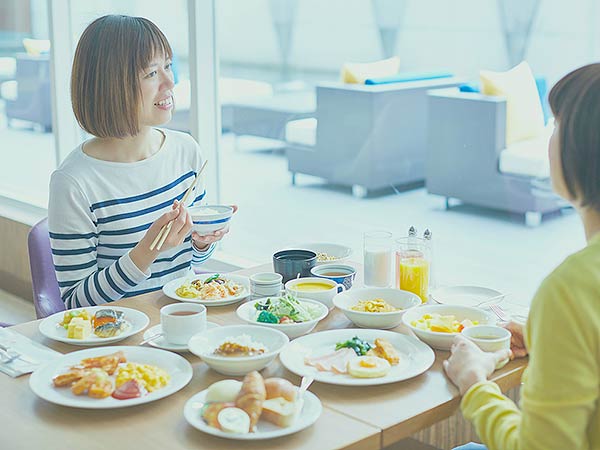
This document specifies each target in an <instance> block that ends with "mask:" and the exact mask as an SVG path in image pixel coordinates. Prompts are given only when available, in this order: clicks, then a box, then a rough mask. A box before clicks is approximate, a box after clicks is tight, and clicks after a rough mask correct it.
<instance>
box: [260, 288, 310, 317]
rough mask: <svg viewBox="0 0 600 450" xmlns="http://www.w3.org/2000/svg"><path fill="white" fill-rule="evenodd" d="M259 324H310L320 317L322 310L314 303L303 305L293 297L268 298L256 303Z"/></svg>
mask: <svg viewBox="0 0 600 450" xmlns="http://www.w3.org/2000/svg"><path fill="white" fill-rule="evenodd" d="M254 308H255V309H256V310H257V311H258V315H257V317H256V321H257V322H262V323H281V324H284V323H298V322H308V321H309V320H314V319H316V318H317V317H319V313H320V308H319V307H318V305H315V304H313V303H301V302H300V301H298V299H296V298H295V297H294V296H292V295H289V294H288V295H285V296H283V297H278V298H267V299H266V300H263V301H262V302H256V303H255V304H254Z"/></svg>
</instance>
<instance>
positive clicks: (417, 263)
mask: <svg viewBox="0 0 600 450" xmlns="http://www.w3.org/2000/svg"><path fill="white" fill-rule="evenodd" d="M430 267H431V252H430V249H429V246H428V245H427V244H426V243H425V241H424V240H423V239H421V238H418V237H408V238H402V239H398V240H397V241H396V287H397V288H398V289H402V290H403V291H409V292H412V293H414V294H417V295H418V296H419V297H420V298H421V302H422V303H427V300H428V291H429V271H430Z"/></svg>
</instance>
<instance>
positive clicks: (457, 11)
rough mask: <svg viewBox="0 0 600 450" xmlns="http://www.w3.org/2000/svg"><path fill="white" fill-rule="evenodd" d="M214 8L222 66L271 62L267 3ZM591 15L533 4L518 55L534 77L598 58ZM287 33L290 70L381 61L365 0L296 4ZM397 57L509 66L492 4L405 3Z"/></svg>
mask: <svg viewBox="0 0 600 450" xmlns="http://www.w3.org/2000/svg"><path fill="white" fill-rule="evenodd" d="M502 1H503V0H502ZM517 3H518V2H513V4H517ZM218 6H219V27H220V28H219V30H220V33H219V45H220V51H221V60H222V62H223V63H233V64H239V65H265V66H277V65H278V64H279V60H280V58H279V53H278V47H277V42H276V37H275V33H274V31H273V27H272V23H271V16H270V12H269V1H268V0H219V2H218ZM599 18H600V5H598V0H571V1H565V0H541V5H540V9H539V12H538V14H537V17H536V18H535V21H534V23H533V27H532V33H531V39H530V43H529V46H528V50H527V53H526V59H527V60H528V61H529V63H530V64H531V66H532V67H533V70H534V72H535V73H536V74H539V75H544V76H546V77H547V79H548V81H549V83H554V82H555V81H556V80H557V79H558V78H559V77H560V76H562V75H563V74H564V73H566V72H568V71H570V70H572V69H573V68H575V67H578V66H580V65H583V64H586V63H588V62H591V61H594V60H598V59H599V58H598V57H599V53H600V45H599V44H600V30H599V27H597V26H596V24H597V23H598V19H599ZM293 36H294V37H293V44H292V50H291V55H290V64H291V65H292V66H293V67H295V68H297V69H303V70H332V71H337V70H338V69H339V67H340V65H341V64H342V63H343V62H345V61H369V60H375V59H379V58H381V57H382V54H381V48H380V43H379V36H378V30H377V27H376V24H375V19H374V15H373V10H372V5H371V1H370V0H299V3H298V10H297V15H296V22H295V30H294V35H293ZM397 52H398V55H399V56H400V58H401V70H403V71H421V70H450V71H453V72H455V73H456V74H459V75H464V76H468V77H476V76H477V74H478V71H479V70H480V69H482V68H485V69H492V70H504V69H507V68H508V65H509V62H508V57H507V54H506V47H505V40H504V35H503V32H502V24H501V21H500V16H499V11H498V4H497V2H496V0H452V1H447V0H407V7H406V9H405V17H404V19H403V25H402V26H401V29H400V31H399V33H398V41H397Z"/></svg>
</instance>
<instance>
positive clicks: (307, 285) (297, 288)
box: [285, 277, 346, 309]
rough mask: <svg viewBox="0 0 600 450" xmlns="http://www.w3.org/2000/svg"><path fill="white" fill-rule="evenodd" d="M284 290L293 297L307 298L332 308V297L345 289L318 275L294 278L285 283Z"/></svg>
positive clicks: (341, 285)
mask: <svg viewBox="0 0 600 450" xmlns="http://www.w3.org/2000/svg"><path fill="white" fill-rule="evenodd" d="M285 290H286V291H287V292H289V293H290V294H292V295H294V296H295V297H303V298H309V299H311V300H316V301H318V302H321V303H323V304H324V305H325V306H327V307H328V308H329V309H331V308H333V297H335V296H336V295H337V294H339V293H340V292H343V291H345V290H346V288H345V287H344V285H343V284H339V283H336V282H335V281H333V280H329V279H327V278H319V277H306V278H296V279H294V280H290V281H288V282H287V283H285Z"/></svg>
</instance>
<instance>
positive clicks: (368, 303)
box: [350, 298, 399, 313]
mask: <svg viewBox="0 0 600 450" xmlns="http://www.w3.org/2000/svg"><path fill="white" fill-rule="evenodd" d="M350 309H351V310H353V311H360V312H378V313H379V312H392V311H398V310H399V309H398V308H394V307H393V306H392V305H390V304H389V303H388V302H386V301H385V300H384V299H382V298H375V299H373V300H359V301H358V303H357V304H356V305H354V306H352V307H351V308H350Z"/></svg>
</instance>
